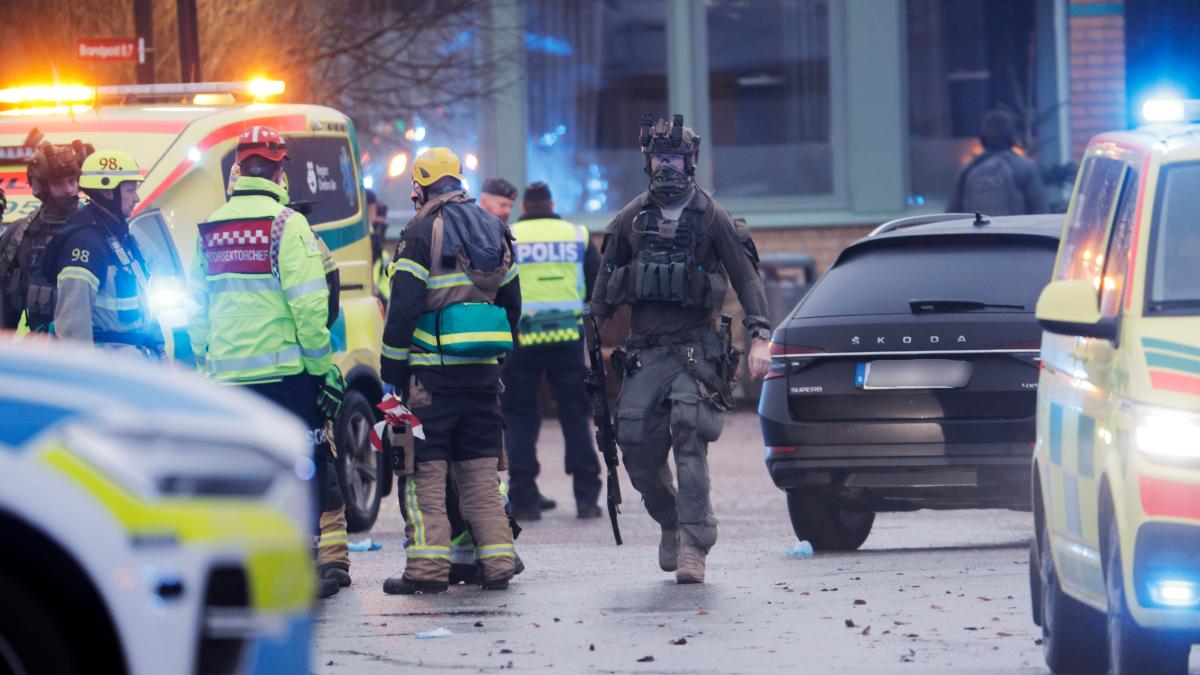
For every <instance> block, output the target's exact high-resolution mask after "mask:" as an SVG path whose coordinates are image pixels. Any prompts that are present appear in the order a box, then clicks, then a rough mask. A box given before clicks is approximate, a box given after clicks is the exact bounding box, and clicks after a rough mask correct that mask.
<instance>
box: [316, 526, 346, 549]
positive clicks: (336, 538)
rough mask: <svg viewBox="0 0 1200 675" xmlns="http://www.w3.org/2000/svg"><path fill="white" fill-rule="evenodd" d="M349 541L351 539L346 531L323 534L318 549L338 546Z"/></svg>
mask: <svg viewBox="0 0 1200 675" xmlns="http://www.w3.org/2000/svg"><path fill="white" fill-rule="evenodd" d="M348 539H349V537H348V536H347V534H346V531H345V530H338V531H336V532H329V533H322V534H321V539H320V542H319V543H318V544H317V547H318V548H325V547H327V546H337V545H338V544H345V543H346V542H347V540H348Z"/></svg>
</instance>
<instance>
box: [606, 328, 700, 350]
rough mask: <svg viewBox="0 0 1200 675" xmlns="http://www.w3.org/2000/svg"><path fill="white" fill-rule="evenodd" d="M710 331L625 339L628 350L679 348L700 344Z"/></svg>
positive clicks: (639, 336) (637, 336) (633, 336)
mask: <svg viewBox="0 0 1200 675" xmlns="http://www.w3.org/2000/svg"><path fill="white" fill-rule="evenodd" d="M711 332H712V331H711V330H710V329H704V328H701V329H697V330H693V331H690V332H687V333H683V334H682V335H630V336H629V337H628V338H626V339H625V348H626V349H653V348H654V347H678V346H680V345H694V344H700V343H701V342H703V340H704V334H705V333H711Z"/></svg>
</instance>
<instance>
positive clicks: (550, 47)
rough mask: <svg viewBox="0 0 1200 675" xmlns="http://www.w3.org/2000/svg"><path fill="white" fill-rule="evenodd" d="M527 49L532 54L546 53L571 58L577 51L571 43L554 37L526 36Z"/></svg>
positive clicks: (529, 34)
mask: <svg viewBox="0 0 1200 675" xmlns="http://www.w3.org/2000/svg"><path fill="white" fill-rule="evenodd" d="M525 49H526V50H528V51H531V52H545V53H547V54H554V55H556V56H570V55H571V54H573V53H574V51H575V50H573V49H572V48H571V43H570V42H567V41H566V40H563V39H560V38H556V37H554V36H552V35H538V34H537V33H526V34H525Z"/></svg>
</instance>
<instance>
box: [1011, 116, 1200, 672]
mask: <svg viewBox="0 0 1200 675" xmlns="http://www.w3.org/2000/svg"><path fill="white" fill-rule="evenodd" d="M1145 117H1146V119H1147V120H1148V121H1152V122H1155V123H1154V124H1150V125H1148V126H1145V127H1142V128H1139V129H1136V130H1132V131H1122V132H1113V133H1106V134H1102V135H1100V136H1097V137H1096V138H1095V139H1093V140H1092V141H1091V143H1090V144H1089V145H1088V148H1087V152H1086V153H1085V155H1084V157H1083V161H1082V164H1081V166H1080V170H1079V175H1078V178H1077V180H1076V184H1075V189H1074V194H1073V196H1072V198H1071V204H1070V209H1069V211H1068V213H1067V218H1066V224H1065V228H1064V231H1063V237H1062V243H1061V245H1060V247H1059V252H1058V257H1057V260H1056V264H1055V268H1054V273H1053V275H1052V278H1051V282H1050V284H1049V285H1048V286H1046V288H1045V289H1043V291H1042V293H1041V296H1040V298H1039V300H1038V305H1037V317H1038V320H1039V322H1040V323H1041V325H1042V327H1043V328H1044V329H1045V333H1044V334H1043V338H1042V348H1041V357H1042V370H1041V375H1040V379H1039V382H1038V410H1037V441H1036V447H1035V450H1034V461H1033V475H1032V487H1033V511H1034V524H1035V537H1034V540H1033V544H1032V546H1031V550H1030V585H1031V589H1032V599H1033V618H1034V621H1035V623H1038V624H1040V625H1041V626H1042V631H1043V635H1044V638H1043V649H1044V651H1045V657H1046V663H1047V664H1048V665H1049V666H1050V668H1051V669H1052V670H1054V671H1055V672H1093V671H1099V672H1103V671H1104V669H1105V667H1106V665H1107V666H1109V667H1111V671H1112V672H1113V673H1116V674H1117V675H1121V674H1123V673H1131V672H1139V673H1150V672H1155V673H1157V672H1179V673H1183V672H1186V670H1187V666H1188V653H1189V650H1190V645H1191V644H1192V642H1193V641H1197V638H1200V125H1198V124H1194V123H1191V122H1194V121H1197V120H1200V101H1187V102H1185V101H1151V102H1149V103H1147V105H1146V108H1145ZM1106 646H1107V648H1105V647H1106Z"/></svg>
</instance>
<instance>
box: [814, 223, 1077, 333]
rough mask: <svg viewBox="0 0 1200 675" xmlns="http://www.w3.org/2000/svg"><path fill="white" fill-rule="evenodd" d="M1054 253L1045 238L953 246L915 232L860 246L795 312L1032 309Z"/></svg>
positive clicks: (975, 240)
mask: <svg viewBox="0 0 1200 675" xmlns="http://www.w3.org/2000/svg"><path fill="white" fill-rule="evenodd" d="M1054 253H1055V246H1054V241H1053V240H1052V239H1048V238H1047V239H1027V240H1018V239H1017V238H1016V237H1010V238H1009V240H996V239H992V240H990V241H989V240H986V239H985V238H984V237H982V236H970V237H962V241H960V242H957V243H951V242H946V241H941V242H934V243H931V242H929V241H928V240H927V239H925V238H922V237H915V238H913V239H912V240H910V241H905V242H901V243H896V244H893V245H890V246H886V247H872V248H864V249H860V250H859V251H858V252H857V253H852V254H851V255H850V256H849V257H847V258H846V259H844V260H842V261H841V262H840V263H839V264H837V265H836V266H834V267H832V268H831V269H830V270H829V271H828V272H826V273H825V276H823V277H821V280H820V281H818V282H817V285H816V286H814V287H813V289H812V290H811V291H809V293H808V295H807V296H805V298H804V301H803V303H802V304H801V305H800V309H799V310H798V311H797V314H796V316H797V317H802V318H809V317H819V316H855V315H867V314H907V315H911V314H912V306H911V305H910V304H909V303H910V302H911V301H913V300H966V301H974V302H984V303H988V304H995V305H1009V306H1011V307H1004V308H985V309H980V310H972V311H987V312H1014V311H1016V312H1021V311H1023V312H1032V311H1033V308H1034V305H1035V304H1037V298H1038V293H1040V292H1041V291H1042V287H1043V286H1045V285H1046V282H1047V281H1049V280H1050V271H1051V269H1052V268H1053V267H1054ZM913 270H922V272H921V273H920V274H914V273H913ZM1015 307H1021V308H1023V309H1015Z"/></svg>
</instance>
